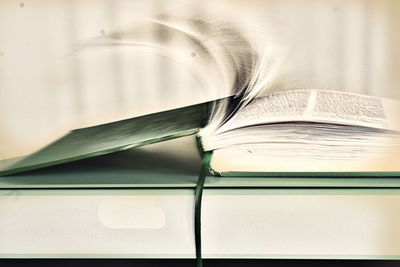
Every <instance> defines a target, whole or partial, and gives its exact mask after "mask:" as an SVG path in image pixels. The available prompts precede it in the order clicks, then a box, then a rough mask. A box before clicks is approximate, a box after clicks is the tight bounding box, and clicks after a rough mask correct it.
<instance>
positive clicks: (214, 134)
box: [0, 90, 400, 176]
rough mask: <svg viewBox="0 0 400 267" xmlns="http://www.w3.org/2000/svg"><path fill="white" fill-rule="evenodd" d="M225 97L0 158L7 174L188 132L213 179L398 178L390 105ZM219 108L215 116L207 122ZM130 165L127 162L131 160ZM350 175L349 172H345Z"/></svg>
mask: <svg viewBox="0 0 400 267" xmlns="http://www.w3.org/2000/svg"><path fill="white" fill-rule="evenodd" d="M236 103H237V102H236V101H235V99H234V98H233V97H228V98H225V99H219V100H216V101H211V102H206V103H202V104H197V105H193V106H188V107H184V108H180V109H175V110H170V111H165V112H159V113H154V114H149V115H146V116H141V117H137V118H132V119H128V120H122V121H117V122H112V123H108V124H103V125H98V126H93V127H88V128H82V129H77V130H74V131H72V132H70V133H69V134H67V135H66V136H64V137H63V138H61V139H59V140H57V141H56V142H54V143H52V144H50V145H49V146H47V147H45V148H43V149H42V150H40V151H38V152H36V153H34V154H32V155H30V156H28V157H24V158H19V159H10V160H4V161H2V162H1V163H2V164H3V165H2V167H3V168H2V170H1V172H0V174H2V175H6V174H12V173H16V172H21V171H26V170H30V169H35V168H40V167H45V166H51V165H55V164H60V163H64V162H70V161H74V160H78V159H83V158H88V157H93V156H97V155H102V154H106V153H111V152H116V151H120V150H125V149H129V148H134V147H139V146H143V145H147V144H151V143H156V142H162V141H165V140H168V139H173V138H178V137H182V136H187V135H194V134H196V135H197V137H198V143H199V149H200V150H201V152H203V151H213V155H212V158H211V163H210V168H211V171H212V172H213V173H214V174H220V175H249V176H252V175H256V176H260V175H261V176H268V175H277V174H280V175H289V176H290V175H295V176H299V175H300V176H301V175H310V173H314V174H316V175H327V176H330V175H338V174H339V173H342V174H343V173H347V174H349V173H353V175H356V176H360V175H361V176H376V175H387V176H398V174H399V171H400V164H399V163H400V159H399V157H398V155H399V151H400V147H399V144H400V142H399V141H400V132H399V130H400V128H399V125H398V122H397V121H396V114H399V113H398V112H399V110H398V107H399V105H398V101H395V100H389V99H380V98H376V97H371V96H365V95H358V94H351V93H345V92H339V91H326V90H286V91H282V92H274V93H270V94H268V95H265V96H263V97H258V98H255V99H254V100H252V101H251V102H250V103H249V104H247V105H246V106H245V107H243V108H239V109H238V108H237V106H235V104H236ZM221 106H223V107H224V108H225V110H226V114H225V116H224V117H223V119H220V120H219V121H218V120H215V121H213V120H210V119H212V115H213V112H215V109H218V107H221ZM133 160H134V159H133ZM350 175H351V174H350Z"/></svg>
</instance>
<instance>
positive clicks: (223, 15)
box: [0, 0, 400, 159]
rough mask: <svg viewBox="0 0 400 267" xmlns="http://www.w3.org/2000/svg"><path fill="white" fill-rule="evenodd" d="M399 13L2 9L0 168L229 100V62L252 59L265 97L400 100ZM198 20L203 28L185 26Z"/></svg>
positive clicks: (96, 5) (24, 5)
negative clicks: (72, 135)
mask: <svg viewBox="0 0 400 267" xmlns="http://www.w3.org/2000/svg"><path fill="white" fill-rule="evenodd" d="M399 10H400V2H399V1H396V0H347V1H344V0H279V1H278V0H252V1H244V0H218V1H215V0H214V1H203V0H185V1H183V0H182V1H171V0H147V1H141V0H137V1H136V0H134V1H132V0H52V1H50V0H22V1H15V0H2V1H0V159H4V158H12V157H17V156H23V155H26V154H29V153H32V152H34V151H35V150H37V149H39V148H41V147H43V146H44V145H46V144H48V143H49V142H51V141H53V140H55V139H57V138H59V137H60V136H62V135H64V134H65V133H66V132H67V131H68V130H70V129H73V128H79V127H86V126H90V125H96V124H99V123H106V122H110V121H114V120H120V119H124V118H130V117H134V116H139V115H143V114H147V113H150V112H157V111H162V110H167V109H172V108H177V107H182V106H186V105H189V104H195V103H200V102H204V101H207V100H212V99H216V98H219V97H222V96H226V95H229V94H231V93H232V92H233V91H234V90H235V88H233V87H234V85H235V84H234V82H233V80H234V79H235V77H234V75H230V73H232V70H234V67H235V66H233V65H232V64H229V62H230V63H232V62H231V61H229V60H228V61H227V58H229V57H230V59H232V58H234V59H236V58H240V59H241V60H242V59H243V58H249V57H250V56H251V57H254V60H255V61H251V62H247V61H244V62H247V63H248V64H249V66H248V68H250V69H251V68H252V67H254V64H255V63H257V60H260V57H262V56H263V57H264V61H263V68H262V78H263V79H264V80H266V81H267V82H266V86H265V92H269V91H272V90H284V89H293V88H322V89H332V90H344V91H349V92H355V93H362V94H369V95H376V96H379V97H386V98H394V99H400V90H399V88H398V87H399V77H398V73H399V70H400V60H399V59H400V55H399V51H398V47H400V34H399V33H400V30H399V29H400V27H399V26H400V18H399V17H398V11H399ZM181 18H185V19H184V20H182V19H181ZM199 18H201V20H202V21H205V22H207V27H206V29H204V28H203V29H201V30H199V29H195V28H194V26H193V25H200V24H198V23H197V24H196V23H192V24H188V23H187V21H188V19H193V20H199ZM155 20H156V21H165V22H166V23H167V24H168V23H173V24H174V25H175V26H174V28H173V30H168V31H166V30H165V27H164V26H165V25H164V26H162V27H161V26H159V24H154V23H151V22H152V21H155ZM180 23H182V24H180ZM157 25H158V26H157ZM226 25H229V27H228V28H230V29H235V30H237V32H238V33H240V34H241V38H244V39H241V42H238V43H237V41H238V39H237V38H233V37H232V35H230V34H229V32H226V31H224V32H223V31H221V29H225V28H226ZM182 32H183V33H185V34H182ZM193 38H195V39H196V38H198V39H199V40H200V41H201V42H200V43H196V42H193ZM215 40H217V41H218V42H219V43H218V45H219V46H218V45H217V46H215V42H216V41H215ZM243 40H247V42H248V43H247V44H248V47H247V48H246V49H234V50H233V51H234V52H233V55H232V54H226V51H225V50H223V49H222V50H221V47H223V48H226V49H227V51H230V50H232V49H233V48H235V47H236V48H237V47H239V48H243V45H244V42H243ZM203 44H204V45H205V46H206V47H208V48H210V47H211V50H210V51H211V54H207V53H205V52H204V51H202V45H203ZM210 58H211V59H210ZM235 62H236V61H235ZM240 62H241V61H240ZM212 63H215V64H216V65H217V67H216V66H214V64H212ZM247 63H246V64H247ZM248 73H250V74H251V72H250V71H249V72H248ZM248 73H247V74H248Z"/></svg>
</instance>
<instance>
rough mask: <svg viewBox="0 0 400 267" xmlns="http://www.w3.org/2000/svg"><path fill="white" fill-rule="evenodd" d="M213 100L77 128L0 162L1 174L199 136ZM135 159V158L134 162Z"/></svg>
mask: <svg viewBox="0 0 400 267" xmlns="http://www.w3.org/2000/svg"><path fill="white" fill-rule="evenodd" d="M213 104H214V101H211V102H205V103H201V104H197V105H192V106H187V107H183V108H178V109H174V110H169V111H164V112H159V113H153V114H149V115H145V116H141V117H136V118H132V119H127V120H121V121H116V122H111V123H106V124H102V125H97V126H93V127H87V128H81V129H76V130H73V131H71V132H69V133H68V134H67V135H65V136H64V137H62V138H60V139H59V140H56V141H55V142H53V143H51V144H49V145H48V146H46V147H44V148H43V149H41V150H39V151H37V152H36V153H34V154H32V155H28V156H26V157H22V158H16V159H7V160H3V161H1V162H0V166H3V167H2V169H0V175H1V176H3V175H9V174H14V173H19V172H23V171H28V170H33V169H38V168H42V167H47V166H52V165H56V164H62V163H66V162H71V161H75V160H80V159H85V158H90V157H94V156H99V155H103V154H108V153H112V152H117V151H122V150H126V149H129V148H134V147H140V146H144V145H148V144H153V143H157V142H161V141H165V140H169V139H173V138H178V137H182V136H188V135H193V134H196V133H197V132H198V131H199V129H200V128H202V127H204V125H205V123H206V120H207V119H208V116H209V113H210V108H211V107H212V105H213ZM133 160H134V159H133Z"/></svg>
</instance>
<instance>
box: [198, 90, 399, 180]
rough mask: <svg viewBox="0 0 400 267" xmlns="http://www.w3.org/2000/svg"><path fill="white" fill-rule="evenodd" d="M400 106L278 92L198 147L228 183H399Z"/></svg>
mask: <svg viewBox="0 0 400 267" xmlns="http://www.w3.org/2000/svg"><path fill="white" fill-rule="evenodd" d="M399 104H400V103H399V101H396V100H391V99H384V98H377V97H372V96H367V95H360V94H352V93H346V92H339V91H327V90H289V91H284V92H276V93H271V94H269V95H267V96H264V97H259V98H256V99H254V100H253V101H251V102H250V103H249V104H248V105H246V106H245V107H243V108H241V109H240V110H238V111H237V112H236V113H235V115H234V116H232V117H231V118H230V119H229V120H228V121H227V122H226V123H225V124H224V125H222V126H221V127H220V128H219V129H218V130H217V131H215V132H213V134H211V135H207V136H205V135H204V133H206V134H207V131H205V132H202V133H201V135H202V139H201V140H202V144H203V148H204V149H205V150H214V153H213V158H212V161H211V167H212V169H213V170H214V171H215V172H216V173H221V174H223V175H243V174H244V173H247V175H248V174H249V173H253V174H256V175H266V174H267V173H277V172H281V173H286V175H299V173H301V172H306V173H310V172H320V173H321V172H323V173H325V175H337V174H335V173H347V175H353V176H354V175H363V176H369V175H376V173H377V172H379V173H383V172H385V173H386V175H392V176H397V175H398V173H399V170H400V169H399V167H400V158H399V156H398V155H399V153H400V127H399V120H398V117H397V114H400V113H399V112H400V105H399ZM288 173H291V174H288ZM357 173H358V174H357ZM360 173H363V174H360ZM274 175H276V174H274ZM307 175H309V174H307Z"/></svg>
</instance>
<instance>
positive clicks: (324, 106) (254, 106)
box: [217, 90, 400, 134]
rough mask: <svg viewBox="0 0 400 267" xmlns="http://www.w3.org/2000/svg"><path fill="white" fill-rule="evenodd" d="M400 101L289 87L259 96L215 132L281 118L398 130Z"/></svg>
mask: <svg viewBox="0 0 400 267" xmlns="http://www.w3.org/2000/svg"><path fill="white" fill-rule="evenodd" d="M399 111H400V101H396V100H390V99H384V98H378V97H372V96H367V95H360V94H352V93H347V92H341V91H328V90H292V91H284V92H276V93H271V94H269V95H267V96H265V97H259V98H256V99H255V100H253V101H252V102H251V103H249V104H248V105H247V106H245V107H244V108H243V109H241V110H239V111H238V112H237V114H235V116H234V117H232V119H231V120H229V121H228V122H227V123H226V124H225V125H223V126H222V127H221V128H220V129H218V131H217V134H219V133H223V132H226V131H230V130H233V129H235V128H241V127H247V126H252V125H260V124H270V123H281V122H296V121H306V122H320V123H332V124H343V125H354V126H364V127H371V128H378V129H387V130H396V131H397V130H400V127H399V122H398V121H397V120H396V114H398V112H399Z"/></svg>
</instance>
